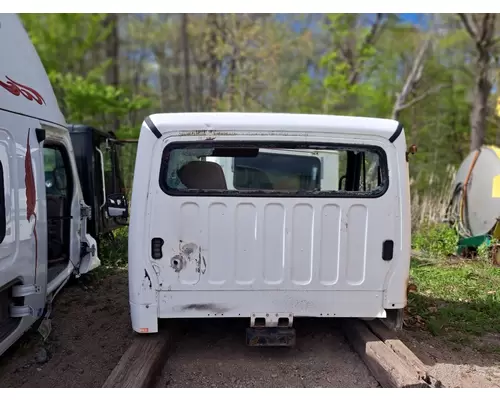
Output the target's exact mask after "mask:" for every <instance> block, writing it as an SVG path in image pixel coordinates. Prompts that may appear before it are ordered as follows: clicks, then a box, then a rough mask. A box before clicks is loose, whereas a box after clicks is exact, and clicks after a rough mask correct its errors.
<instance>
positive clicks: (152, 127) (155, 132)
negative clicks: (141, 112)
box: [144, 117, 161, 139]
mask: <svg viewBox="0 0 500 400" xmlns="http://www.w3.org/2000/svg"><path fill="white" fill-rule="evenodd" d="M144 122H146V125H147V126H148V128H149V129H150V130H151V132H153V135H155V136H156V137H157V138H158V139H159V138H161V133H160V131H159V130H158V128H157V127H156V125H155V124H154V123H153V121H151V118H149V117H146V119H145V121H144Z"/></svg>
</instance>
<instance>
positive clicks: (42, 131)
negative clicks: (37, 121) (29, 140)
mask: <svg viewBox="0 0 500 400" xmlns="http://www.w3.org/2000/svg"><path fill="white" fill-rule="evenodd" d="M35 133H36V140H38V143H42V142H43V141H44V140H45V137H46V136H47V135H46V132H45V129H42V128H36V129H35Z"/></svg>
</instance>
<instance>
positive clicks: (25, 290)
mask: <svg viewBox="0 0 500 400" xmlns="http://www.w3.org/2000/svg"><path fill="white" fill-rule="evenodd" d="M40 290H41V288H40V286H39V285H16V286H13V287H12V297H27V296H31V295H33V294H39V293H40Z"/></svg>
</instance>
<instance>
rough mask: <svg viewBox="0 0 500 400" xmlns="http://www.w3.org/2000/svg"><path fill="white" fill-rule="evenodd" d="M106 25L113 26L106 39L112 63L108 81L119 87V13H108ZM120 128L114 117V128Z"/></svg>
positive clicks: (108, 72)
mask: <svg viewBox="0 0 500 400" xmlns="http://www.w3.org/2000/svg"><path fill="white" fill-rule="evenodd" d="M104 23H105V25H106V27H110V28H111V32H110V34H109V36H108V37H107V39H106V45H105V47H106V58H107V59H109V60H110V61H111V65H110V66H109V67H108V69H107V71H106V83H107V84H108V85H112V86H115V87H118V86H119V85H120V64H119V57H120V38H119V36H118V14H108V16H107V17H106V19H105V21H104ZM119 128H120V119H119V118H118V117H117V116H114V118H113V130H114V131H117V130H118V129H119Z"/></svg>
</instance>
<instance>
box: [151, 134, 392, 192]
mask: <svg viewBox="0 0 500 400" xmlns="http://www.w3.org/2000/svg"><path fill="white" fill-rule="evenodd" d="M388 175H389V174H388V168H387V158H386V155H385V152H384V151H383V150H382V148H380V147H375V146H360V145H332V144H323V143H316V144H314V143H307V144H300V145H297V144H296V143H279V144H276V143H274V144H273V143H268V142H264V143H259V142H251V143H250V142H245V143H242V142H235V143H229V142H224V143H217V144H214V143H213V142H212V143H201V144H200V143H199V142H186V143H179V142H176V143H175V144H170V145H167V146H166V147H165V149H164V151H163V156H162V164H161V168H160V177H159V183H160V187H161V188H162V190H163V191H164V192H165V193H167V194H168V195H173V196H176V195H200V196H210V195H216V196H270V197H272V196H289V197H292V196H299V197H301V196H304V197H311V196H323V197H325V196H326V197H357V196H359V197H379V196H381V195H383V194H384V193H385V191H386V190H387V187H388V184H389V176H388Z"/></svg>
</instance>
